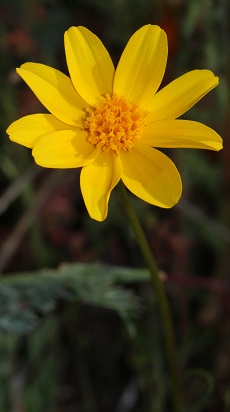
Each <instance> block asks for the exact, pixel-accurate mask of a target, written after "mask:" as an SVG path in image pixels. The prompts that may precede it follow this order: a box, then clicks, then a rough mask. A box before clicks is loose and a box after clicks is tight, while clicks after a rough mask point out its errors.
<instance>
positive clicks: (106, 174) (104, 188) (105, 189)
mask: <svg viewBox="0 0 230 412" xmlns="http://www.w3.org/2000/svg"><path fill="white" fill-rule="evenodd" d="M121 173H122V169H121V162H120V157H119V156H117V155H114V154H112V153H102V152H101V151H100V150H99V151H98V156H97V158H96V160H95V161H94V162H93V163H91V164H90V165H89V166H86V167H84V168H83V169H82V171H81V178H80V182H81V191H82V196H83V199H84V202H85V205H86V208H87V210H88V212H89V215H90V216H91V217H92V218H93V219H96V220H98V221H102V220H104V219H105V218H106V217H107V213H108V202H109V198H110V193H111V191H112V189H113V188H114V187H115V186H116V184H117V183H118V182H119V180H120V178H121Z"/></svg>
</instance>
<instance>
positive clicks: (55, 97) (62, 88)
mask: <svg viewBox="0 0 230 412" xmlns="http://www.w3.org/2000/svg"><path fill="white" fill-rule="evenodd" d="M17 73H18V74H19V75H20V76H21V77H22V78H23V80H24V81H25V82H26V83H27V84H28V86H29V87H30V88H31V90H33V92H34V94H35V95H36V96H37V98H38V99H39V100H40V101H41V103H42V104H43V105H44V106H45V107H46V108H47V109H48V110H49V111H50V112H51V113H52V114H53V115H54V116H55V117H57V118H58V119H59V120H61V121H62V122H64V123H67V124H69V125H70V126H75V127H82V118H84V117H85V113H84V111H83V108H84V107H87V104H86V103H85V102H84V100H82V98H81V97H80V96H79V95H78V94H77V92H76V90H75V89H74V87H73V85H72V82H71V80H70V78H69V77H67V76H66V75H65V74H63V73H61V72H60V71H59V70H56V69H53V68H52V67H49V66H45V65H44V64H40V63H25V64H23V65H22V66H21V68H20V69H17Z"/></svg>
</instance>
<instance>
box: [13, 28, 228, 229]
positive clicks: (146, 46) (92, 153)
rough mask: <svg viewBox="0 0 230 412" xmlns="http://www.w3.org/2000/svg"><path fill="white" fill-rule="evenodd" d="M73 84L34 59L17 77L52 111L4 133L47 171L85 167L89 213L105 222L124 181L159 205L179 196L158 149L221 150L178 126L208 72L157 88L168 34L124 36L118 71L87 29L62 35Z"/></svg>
mask: <svg viewBox="0 0 230 412" xmlns="http://www.w3.org/2000/svg"><path fill="white" fill-rule="evenodd" d="M65 51H66V59H67V64H68V69H69V73H70V78H69V77H68V76H66V75H65V74H63V73H61V72H60V71H58V70H56V69H53V68H51V67H48V66H45V65H43V64H38V63H25V64H23V65H22V66H21V67H20V68H19V69H17V73H18V74H19V75H20V76H21V77H22V78H23V80H24V81H25V82H26V83H27V84H28V86H29V87H30V88H31V89H32V90H33V92H34V93H35V95H36V96H37V97H38V99H39V100H40V101H41V102H42V104H43V105H44V106H45V107H46V108H47V109H48V111H49V112H50V114H33V115H29V116H25V117H23V118H21V119H19V120H17V121H15V122H14V123H12V124H11V126H10V127H9V128H8V129H7V133H8V134H9V135H10V139H11V140H13V141H14V142H17V143H19V144H22V145H24V146H27V147H29V148H32V149H33V151H32V154H33V156H34V158H35V162H36V163H37V164H39V165H41V166H43V167H50V168H76V167H82V170H81V177H80V184H81V191H82V195H83V198H84V201H85V204H86V207H87V209H88V212H89V214H90V216H91V217H92V218H94V219H96V220H99V221H102V220H104V219H105V218H106V216H107V212H108V202H109V197H110V193H111V191H112V189H113V188H114V187H115V186H116V185H117V183H118V182H119V180H120V179H122V181H123V182H124V184H125V185H126V186H127V188H128V189H129V190H130V191H131V192H132V193H134V194H135V195H136V196H138V197H140V198H141V199H143V200H145V201H146V202H149V203H151V204H153V205H157V206H160V207H164V208H170V207H172V206H174V205H175V204H176V203H177V202H178V200H179V198H180V196H181V179H180V175H179V173H178V171H177V169H176V167H175V165H174V163H173V162H172V161H171V160H170V159H169V158H168V157H167V156H166V155H165V154H163V153H162V152H161V151H159V150H158V149H157V148H175V147H181V148H200V149H211V150H220V149H221V148H222V139H221V138H220V136H219V135H218V134H217V133H216V132H215V131H214V130H212V129H210V128H209V127H207V126H205V125H203V124H201V123H198V122H194V121H188V120H176V119H177V118H178V117H179V116H181V115H182V114H183V113H185V112H186V111H187V110H188V109H190V107H192V106H193V105H194V104H195V103H196V102H197V101H198V100H200V99H201V98H202V97H203V96H204V95H205V94H206V93H208V92H209V91H210V90H211V89H213V88H214V87H215V86H217V84H218V78H217V77H215V76H214V75H213V73H212V72H210V71H209V70H193V71H190V72H188V73H187V74H185V75H183V76H181V77H179V78H178V79H176V80H174V81H173V82H171V83H170V84H169V85H168V86H165V87H164V88H162V89H161V90H160V91H159V92H157V90H158V88H159V86H160V84H161V81H162V78H163V75H164V72H165V67H166V61H167V37H166V34H165V32H164V31H163V30H162V29H161V28H160V27H158V26H152V25H146V26H144V27H142V28H141V29H139V30H138V31H137V32H136V33H134V35H133V36H132V37H131V39H130V40H129V42H128V44H127V46H126V47H125V49H124V51H123V54H122V56H121V58H120V61H119V63H118V66H117V68H116V70H115V68H114V66H113V63H112V60H111V58H110V56H109V54H108V52H107V50H106V49H105V47H104V46H103V44H102V43H101V41H100V40H99V39H98V38H97V36H95V35H94V34H93V33H91V32H90V31H89V30H87V29H86V28H84V27H71V28H70V29H69V30H68V31H67V32H66V33H65Z"/></svg>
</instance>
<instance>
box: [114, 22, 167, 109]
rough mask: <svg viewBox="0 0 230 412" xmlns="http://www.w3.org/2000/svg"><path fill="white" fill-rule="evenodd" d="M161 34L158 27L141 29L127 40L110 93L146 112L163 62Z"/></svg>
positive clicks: (164, 43)
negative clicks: (112, 91)
mask: <svg viewBox="0 0 230 412" xmlns="http://www.w3.org/2000/svg"><path fill="white" fill-rule="evenodd" d="M167 54H168V46H167V37H166V34H165V32H164V31H163V30H162V29H161V28H160V27H158V26H151V25H147V26H143V27H142V28H141V29H139V30H138V31H136V33H134V35H133V36H132V37H131V39H130V40H129V42H128V44H127V46H126V48H125V50H124V52H123V54H122V56H121V59H120V61H119V64H118V67H117V69H116V73H115V78H114V93H116V94H118V95H119V96H125V97H126V98H127V99H128V100H129V101H132V102H136V103H138V104H140V105H141V106H142V107H143V108H144V109H147V110H148V109H149V106H150V105H151V101H152V99H153V96H154V94H155V92H156V91H157V89H158V87H159V85H160V83H161V81H162V78H163V75H164V72H165V66H166V62H167Z"/></svg>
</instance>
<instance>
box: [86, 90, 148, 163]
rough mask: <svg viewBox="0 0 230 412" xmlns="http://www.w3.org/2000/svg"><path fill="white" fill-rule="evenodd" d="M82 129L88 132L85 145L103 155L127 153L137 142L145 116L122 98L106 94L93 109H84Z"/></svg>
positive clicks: (139, 109) (142, 111)
mask: <svg viewBox="0 0 230 412" xmlns="http://www.w3.org/2000/svg"><path fill="white" fill-rule="evenodd" d="M86 110H87V112H88V113H89V114H88V115H87V117H86V119H85V122H84V126H85V129H86V130H88V131H89V136H88V142H89V143H91V144H93V145H94V146H95V147H97V148H100V149H101V150H102V152H106V153H108V152H111V151H113V152H115V153H116V154H117V155H118V154H119V153H120V152H122V151H126V150H130V149H131V148H132V146H133V143H134V141H135V140H136V139H139V138H140V137H141V135H142V132H143V129H144V127H145V122H144V119H145V117H146V115H147V112H145V111H144V110H143V109H141V108H140V107H139V106H138V105H137V104H135V103H129V102H128V101H127V100H126V99H125V98H124V97H118V96H116V95H112V96H111V95H110V94H106V95H105V97H103V98H102V100H101V101H100V102H99V103H98V104H96V105H95V107H94V108H87V109H86Z"/></svg>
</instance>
